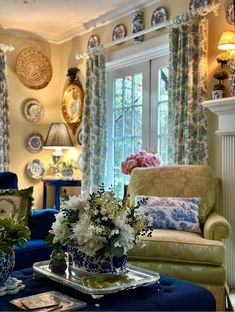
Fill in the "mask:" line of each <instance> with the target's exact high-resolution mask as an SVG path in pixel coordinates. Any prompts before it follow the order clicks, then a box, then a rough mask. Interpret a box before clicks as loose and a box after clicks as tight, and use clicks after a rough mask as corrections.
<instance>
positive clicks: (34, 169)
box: [27, 159, 45, 179]
mask: <svg viewBox="0 0 235 312" xmlns="http://www.w3.org/2000/svg"><path fill="white" fill-rule="evenodd" d="M27 173H28V175H29V176H30V177H31V178H33V179H41V178H42V177H43V175H44V173H45V166H44V164H43V163H42V162H41V160H39V159H33V160H31V161H30V162H29V163H28V164H27Z"/></svg>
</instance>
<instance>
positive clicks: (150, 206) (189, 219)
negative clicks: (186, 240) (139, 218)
mask: <svg viewBox="0 0 235 312" xmlns="http://www.w3.org/2000/svg"><path fill="white" fill-rule="evenodd" d="M143 200H144V202H143ZM138 202H139V203H141V204H140V208H139V211H140V212H141V213H142V214H144V215H145V216H150V217H151V218H152V221H151V223H150V226H151V227H152V228H154V229H169V230H170V229H171V230H180V231H187V232H193V233H198V234H201V228H200V224H199V218H198V215H199V202H200V199H199V198H196V197H195V198H180V197H156V196H149V197H147V198H145V196H136V203H138Z"/></svg>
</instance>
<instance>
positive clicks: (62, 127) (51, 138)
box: [43, 122, 73, 149]
mask: <svg viewBox="0 0 235 312" xmlns="http://www.w3.org/2000/svg"><path fill="white" fill-rule="evenodd" d="M72 146H73V143H72V140H71V138H70V135H69V132H68V128H67V125H66V124H65V123H62V122H54V123H52V124H51V126H50V129H49V131H48V133H47V137H46V140H45V143H44V146H43V148H45V149H57V148H60V149H66V148H71V147H72Z"/></svg>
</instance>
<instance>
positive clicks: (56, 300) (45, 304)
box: [9, 291, 87, 312]
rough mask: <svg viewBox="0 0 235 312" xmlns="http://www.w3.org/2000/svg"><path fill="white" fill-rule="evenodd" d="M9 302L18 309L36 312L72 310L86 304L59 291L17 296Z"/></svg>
mask: <svg viewBox="0 0 235 312" xmlns="http://www.w3.org/2000/svg"><path fill="white" fill-rule="evenodd" d="M9 303H10V304H11V305H13V306H14V307H16V308H18V309H20V310H24V311H30V310H31V311H33V310H37V312H50V311H58V310H59V311H72V310H78V309H81V308H84V307H86V306H87V303H86V302H84V301H81V300H78V299H75V298H72V297H70V296H67V295H65V294H62V293H61V292H59V291H48V292H44V293H41V294H36V295H32V296H27V297H22V298H17V299H13V300H10V301H9Z"/></svg>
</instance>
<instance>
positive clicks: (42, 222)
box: [29, 209, 59, 239]
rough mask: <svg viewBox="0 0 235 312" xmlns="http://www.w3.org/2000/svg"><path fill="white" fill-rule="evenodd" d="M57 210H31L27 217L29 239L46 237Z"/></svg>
mask: <svg viewBox="0 0 235 312" xmlns="http://www.w3.org/2000/svg"><path fill="white" fill-rule="evenodd" d="M58 212H59V211H58V210H56V209H42V210H35V211H33V213H32V215H31V217H30V219H29V229H30V231H31V239H44V238H46V236H47V234H48V232H49V230H50V229H51V225H52V223H53V222H54V221H55V214H56V213H58Z"/></svg>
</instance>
